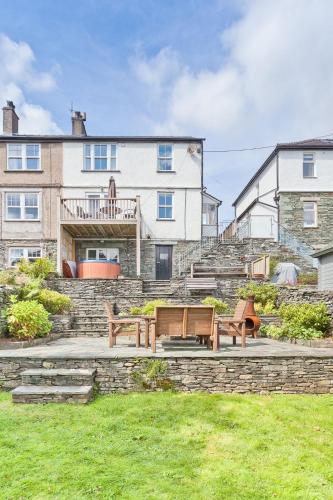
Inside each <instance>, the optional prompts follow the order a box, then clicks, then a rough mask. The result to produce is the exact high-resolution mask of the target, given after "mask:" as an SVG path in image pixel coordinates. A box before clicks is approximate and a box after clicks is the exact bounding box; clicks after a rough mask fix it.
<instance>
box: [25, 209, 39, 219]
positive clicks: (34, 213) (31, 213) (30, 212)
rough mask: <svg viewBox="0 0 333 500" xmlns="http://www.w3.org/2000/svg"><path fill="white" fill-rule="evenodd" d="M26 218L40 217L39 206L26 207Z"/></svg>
mask: <svg viewBox="0 0 333 500" xmlns="http://www.w3.org/2000/svg"><path fill="white" fill-rule="evenodd" d="M25 219H28V220H30V219H38V208H37V207H26V208H25Z"/></svg>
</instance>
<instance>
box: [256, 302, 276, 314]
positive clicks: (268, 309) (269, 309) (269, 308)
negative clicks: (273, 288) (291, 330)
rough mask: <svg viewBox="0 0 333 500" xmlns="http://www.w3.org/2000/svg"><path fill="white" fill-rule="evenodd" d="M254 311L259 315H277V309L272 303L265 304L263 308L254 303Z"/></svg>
mask: <svg viewBox="0 0 333 500" xmlns="http://www.w3.org/2000/svg"><path fill="white" fill-rule="evenodd" d="M254 309H255V311H256V313H257V314H259V315H266V316H273V315H276V314H278V309H276V307H275V304H273V303H272V302H267V304H265V305H264V306H263V305H262V304H260V303H259V302H255V303H254Z"/></svg>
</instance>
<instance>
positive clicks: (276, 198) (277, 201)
mask: <svg viewBox="0 0 333 500" xmlns="http://www.w3.org/2000/svg"><path fill="white" fill-rule="evenodd" d="M279 177H280V171H279V151H278V152H277V154H276V196H275V202H276V206H277V233H278V234H277V238H278V241H280V203H279V201H280V199H279V195H278V192H279V189H280V186H279Z"/></svg>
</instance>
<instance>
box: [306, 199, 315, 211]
mask: <svg viewBox="0 0 333 500" xmlns="http://www.w3.org/2000/svg"><path fill="white" fill-rule="evenodd" d="M314 209H315V202H314V201H306V202H305V203H304V210H314Z"/></svg>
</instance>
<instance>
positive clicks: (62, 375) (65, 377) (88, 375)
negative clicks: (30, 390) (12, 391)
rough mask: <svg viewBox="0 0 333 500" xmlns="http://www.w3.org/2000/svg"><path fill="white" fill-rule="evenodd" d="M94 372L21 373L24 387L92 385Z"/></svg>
mask: <svg viewBox="0 0 333 500" xmlns="http://www.w3.org/2000/svg"><path fill="white" fill-rule="evenodd" d="M95 372H96V370H94V369H88V368H69V369H67V368H32V369H30V370H24V371H23V372H22V373H21V380H22V384H23V385H24V386H26V385H44V386H46V385H50V386H55V385H57V386H67V385H70V386H83V385H93V383H94V376H95Z"/></svg>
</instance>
